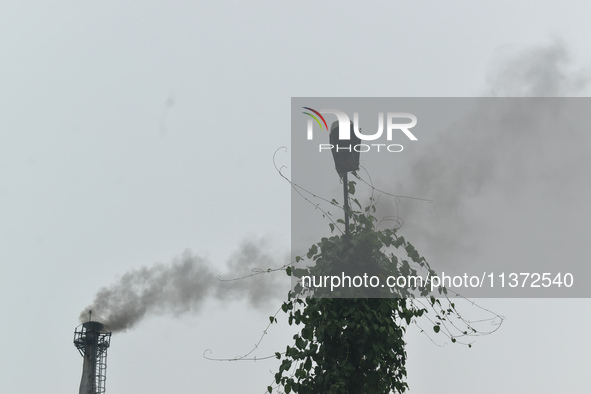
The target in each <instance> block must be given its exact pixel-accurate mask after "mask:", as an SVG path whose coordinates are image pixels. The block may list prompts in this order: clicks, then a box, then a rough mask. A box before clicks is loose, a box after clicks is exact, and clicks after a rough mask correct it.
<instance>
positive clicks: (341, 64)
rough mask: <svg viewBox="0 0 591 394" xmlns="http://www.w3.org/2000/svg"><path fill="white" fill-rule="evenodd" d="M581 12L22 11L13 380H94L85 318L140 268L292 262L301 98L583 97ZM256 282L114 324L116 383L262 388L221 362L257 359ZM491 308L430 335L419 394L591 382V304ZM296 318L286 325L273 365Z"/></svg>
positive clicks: (14, 120) (261, 307)
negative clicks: (465, 326) (475, 335)
mask: <svg viewBox="0 0 591 394" xmlns="http://www.w3.org/2000/svg"><path fill="white" fill-rule="evenodd" d="M581 4H582V3H581V2H572V1H566V2H561V3H560V6H558V3H556V2H548V1H537V2H533V1H511V2H509V1H496V2H490V3H488V4H482V3H478V4H477V3H474V2H467V1H447V2H445V3H440V2H427V3H425V2H422V3H417V2H413V3H403V2H395V1H388V2H386V1H370V2H363V3H362V2H351V1H339V2H335V1H330V2H308V1H299V2H277V1H274V2H270V1H268V2H248V3H247V2H236V1H233V2H231V1H217V2H199V3H198V2H175V3H171V2H162V1H143V2H138V1H136V2H124V3H122V2H113V1H103V2H100V3H99V2H73V1H55V2H52V3H51V4H50V3H47V2H40V1H37V2H33V1H26V2H18V3H17V2H5V3H3V5H2V6H0V49H1V52H0V53H1V56H2V66H1V70H2V72H1V73H0V104H1V105H0V113H1V116H0V121H1V122H2V124H1V127H0V264H1V269H2V271H1V276H0V278H1V280H2V282H1V283H2V286H0V309H1V310H2V322H3V335H2V340H1V341H0V343H1V345H2V352H1V355H0V368H1V369H2V371H3V374H2V375H3V379H2V380H1V381H0V392H2V393H10V394H21V393H26V394H30V393H50V394H51V393H56V394H57V393H60V394H62V393H68V392H77V391H78V385H79V382H80V373H81V369H82V358H81V357H80V355H79V354H78V352H77V350H76V349H75V348H74V346H73V344H72V339H73V331H74V328H75V327H76V326H77V325H78V315H79V313H80V312H81V311H82V310H83V309H84V308H85V307H86V306H87V305H89V304H90V303H91V302H92V301H93V299H94V296H95V294H96V293H97V291H98V290H99V289H100V288H101V287H103V286H109V285H110V284H112V283H116V282H117V281H118V280H119V278H120V277H121V276H122V275H124V274H125V273H126V272H129V271H132V270H136V269H140V268H141V267H143V266H146V267H151V266H153V265H154V264H156V263H169V262H171V261H173V260H174V259H175V258H178V259H181V258H182V256H183V253H185V251H186V250H191V253H192V254H193V255H195V256H199V257H198V258H199V259H200V261H207V262H208V263H207V264H208V265H204V266H203V267H207V269H208V270H209V271H208V272H211V273H214V274H215V273H217V272H221V273H227V272H229V271H234V269H235V271H236V272H239V271H240V269H238V268H237V267H236V264H235V262H236V259H233V260H232V256H235V253H237V252H238V251H239V250H240V248H241V244H242V243H243V242H244V241H245V240H247V241H250V242H251V243H252V244H255V245H262V246H261V247H262V248H263V250H265V251H267V250H269V249H271V250H273V251H275V252H273V253H271V255H275V256H277V264H278V265H280V264H282V263H283V260H284V258H283V256H284V253H285V251H286V250H287V248H288V247H289V239H290V237H289V231H290V230H289V229H290V189H289V185H288V184H287V183H285V182H284V181H283V180H282V179H281V178H279V177H278V176H277V175H276V172H275V169H274V167H273V164H272V156H273V153H274V151H275V150H276V149H277V148H278V147H280V146H283V145H289V143H290V97H292V96H419V97H420V96H483V95H486V96H488V95H495V94H497V95H522V94H526V95H527V94H529V95H539V94H550V95H565V96H569V95H584V96H586V95H588V93H589V89H588V87H587V85H586V83H585V79H586V76H587V75H588V73H587V71H586V70H588V69H589V66H590V65H591V56H590V54H589V51H588V48H589V42H588V41H589V40H588V37H590V36H591V28H590V27H588V14H589V11H590V9H589V8H591V7H589V6H585V5H581ZM537 65H539V66H540V67H537ZM541 66H546V67H541ZM531 81H535V83H533V84H531ZM280 159H281V160H283V163H284V164H286V165H289V152H288V154H287V155H284V156H282V157H280ZM518 197H519V196H516V198H518ZM265 245H266V246H265ZM586 257H587V258H588V256H581V258H583V259H585V258H586ZM228 259H231V260H232V261H230V262H229V263H228V264H227V263H226V262H227V261H228ZM266 263H269V261H266V262H265V264H266ZM261 268H267V267H261ZM282 279H283V278H279V279H278V280H279V281H280V282H281V280H282ZM270 280H271V279H270ZM288 287H289V281H286V282H285V292H287V289H288ZM244 291H245V292H244V293H240V292H239V291H236V292H235V293H234V294H236V295H235V297H234V298H235V299H232V297H229V296H227V297H219V296H218V297H216V296H215V295H216V294H222V293H219V292H218V293H216V292H215V291H214V290H212V294H213V295H212V297H208V298H204V299H203V302H196V303H195V304H194V305H192V307H193V308H194V309H195V313H188V314H183V315H181V316H179V317H178V318H176V317H171V316H170V315H155V316H148V317H147V318H145V319H144V320H142V321H140V322H139V323H138V324H137V325H136V327H135V328H133V329H132V330H130V331H128V332H125V333H117V334H114V335H113V338H112V347H111V349H110V351H109V358H108V369H107V392H108V393H110V394H116V393H134V392H143V393H170V392H174V393H194V392H202V393H235V392H239V393H263V392H264V390H265V387H266V386H267V385H268V384H269V383H270V382H271V381H272V376H273V373H274V372H275V370H276V368H277V364H276V363H275V362H274V361H273V360H270V361H257V362H247V361H242V362H234V363H228V362H214V361H208V360H206V359H204V358H203V357H202V354H203V352H204V351H205V350H206V349H211V350H212V353H211V356H214V357H221V358H227V357H235V356H238V355H242V354H245V353H247V352H248V351H250V350H251V348H252V347H253V345H254V344H255V343H256V342H257V341H258V338H259V337H260V335H261V333H262V331H263V330H264V329H265V327H266V325H267V322H268V316H269V315H272V314H274V313H275V311H276V310H277V308H278V307H279V306H280V302H281V298H275V299H273V300H269V302H266V303H265V302H256V304H257V305H258V306H256V307H255V306H253V303H252V302H250V301H249V300H248V296H247V294H249V293H248V289H245V290H244ZM480 304H481V305H483V306H485V307H487V308H489V309H492V310H494V311H495V312H497V313H499V314H502V315H504V316H505V317H506V318H507V320H506V322H505V323H504V325H503V327H502V328H501V330H500V331H498V332H496V333H495V334H494V335H492V336H489V337H484V338H480V339H479V340H478V341H477V343H476V344H475V345H474V347H473V348H472V349H467V348H463V347H459V346H450V345H446V346H444V347H441V348H440V347H437V346H435V345H433V344H432V343H431V342H430V341H429V339H428V338H426V337H425V336H423V335H421V334H420V333H419V332H418V331H419V330H418V329H416V330H411V332H410V333H409V335H408V337H407V341H408V342H409V345H408V347H407V352H408V355H409V362H408V373H409V376H408V383H409V386H410V388H411V391H410V392H411V393H432V392H439V393H472V392H479V393H498V392H506V393H523V392H531V393H556V392H565V393H588V392H590V391H591V383H590V382H589V380H588V379H587V378H586V376H587V366H588V365H590V364H591V360H590V356H589V354H590V350H591V340H590V339H589V336H588V331H589V328H591V318H589V317H588V313H587V311H588V309H589V307H590V306H591V304H590V303H589V301H588V300H490V299H489V300H480ZM177 312H178V311H177ZM279 319H280V320H283V323H285V319H282V316H280V317H279ZM292 331H293V328H289V327H286V324H282V325H281V326H277V327H273V328H272V329H271V330H269V331H268V334H267V335H266V337H267V338H266V339H265V341H264V342H263V344H262V346H261V347H260V349H259V350H258V351H257V352H256V353H255V354H256V355H257V357H259V358H260V357H264V356H267V355H270V354H272V353H274V352H275V351H283V350H284V349H285V346H286V345H287V344H289V343H290V341H291V336H292ZM270 371H271V372H270Z"/></svg>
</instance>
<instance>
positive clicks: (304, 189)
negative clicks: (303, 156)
mask: <svg viewBox="0 0 591 394" xmlns="http://www.w3.org/2000/svg"><path fill="white" fill-rule="evenodd" d="M281 149H284V150H285V151H286V152H287V147H286V146H281V147H279V148H277V150H275V153H273V166H274V167H275V170H276V171H277V173H278V174H279V176H281V178H283V179H285V180H286V181H287V183H289V184H290V185H291V187H292V188H293V190H295V192H296V193H297V194H298V195H299V196H300V197H302V198H303V199H304V200H305V201H306V202H308V203H309V204H310V205H312V206H313V207H314V209H318V210H319V211H320V212H322V214H323V216H324V217H325V218H327V219H328V220H330V221H331V223H332V224H333V225H334V226H335V227H336V228H338V229H339V232H340V233H341V234H344V232H343V231H342V230H341V229H340V228H339V227H338V226H337V223H336V222H335V221H334V220H333V219H332V217H331V216H332V215H331V214H330V212H328V211H325V210H324V209H323V208H321V207H320V204H315V203H313V202H312V200H310V199H309V198H308V197H306V196H304V195H303V194H302V193H301V192H300V190H301V191H302V192H305V193H307V194H309V195H311V196H312V197H314V198H317V199H319V200H322V201H325V202H327V203H329V204H331V205H333V206H336V207H338V208H339V209H343V210H344V208H343V207H341V206H340V205H339V204H338V202H337V201H336V200H334V199H333V200H332V201H329V200H328V199H326V198H324V197H321V196H318V195H316V194H314V193H312V192H311V191H309V190H307V189H306V188H304V187H302V186H300V185H298V184H297V183H295V182H293V181H292V180H291V179H289V178H288V177H287V176H285V175H284V174H283V172H282V170H283V169H284V168H287V167H286V166H284V165H283V166H281V167H277V163H276V162H275V156H276V155H277V152H279V151H280V150H281Z"/></svg>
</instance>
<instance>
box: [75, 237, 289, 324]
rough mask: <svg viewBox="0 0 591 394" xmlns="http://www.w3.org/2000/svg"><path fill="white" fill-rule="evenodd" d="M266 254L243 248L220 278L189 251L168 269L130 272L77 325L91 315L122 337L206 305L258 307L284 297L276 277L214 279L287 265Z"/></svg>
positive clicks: (256, 247)
mask: <svg viewBox="0 0 591 394" xmlns="http://www.w3.org/2000/svg"><path fill="white" fill-rule="evenodd" d="M265 249H266V245H265V242H264V241H260V242H244V243H243V244H242V245H241V246H240V248H239V249H238V250H237V251H236V252H235V253H234V255H233V256H232V257H231V258H230V259H229V260H228V263H227V271H226V272H225V273H222V272H219V271H215V270H213V269H212V268H211V267H210V265H209V263H208V261H207V260H206V259H204V258H202V257H199V256H195V255H193V254H191V253H190V252H188V251H187V252H185V253H184V254H183V255H182V256H181V257H180V258H177V259H175V260H174V261H172V262H171V263H169V264H155V265H153V266H151V267H142V268H139V269H135V270H132V271H129V272H127V273H126V274H124V275H123V276H122V277H121V279H119V280H118V281H117V282H116V283H113V284H112V285H110V286H108V287H104V288H102V289H100V290H99V291H98V293H97V295H96V297H95V300H94V302H93V303H92V305H89V306H88V307H87V308H85V309H84V311H82V312H81V313H80V321H81V322H84V321H87V320H88V311H89V310H92V319H93V320H96V321H100V322H102V323H103V324H106V325H107V326H109V327H110V328H111V330H112V331H126V330H128V329H130V328H133V327H134V326H135V325H136V324H137V323H139V322H140V321H141V320H142V319H143V318H144V317H146V316H147V315H151V314H172V315H175V316H178V315H182V314H184V313H194V312H197V311H199V309H200V308H201V306H202V305H203V303H204V302H206V301H207V300H208V299H217V300H244V299H246V300H247V301H249V302H250V303H251V304H252V305H253V306H262V305H264V304H265V303H266V302H267V301H270V300H274V299H276V298H277V297H278V296H280V295H283V293H286V291H287V288H286V287H285V286H282V282H281V281H280V280H279V277H281V278H283V277H284V275H281V273H280V272H279V273H275V274H269V275H258V276H254V277H250V278H245V279H241V280H233V281H226V280H222V281H220V280H219V279H218V276H221V277H222V278H224V279H226V278H237V277H242V276H247V275H250V274H251V273H252V272H253V271H252V270H253V269H255V268H259V269H263V270H266V269H268V268H276V267H279V266H281V265H282V264H286V263H288V262H289V256H287V254H285V258H283V259H282V258H280V257H277V256H276V255H271V254H270V253H267V252H265ZM284 284H286V285H287V283H284Z"/></svg>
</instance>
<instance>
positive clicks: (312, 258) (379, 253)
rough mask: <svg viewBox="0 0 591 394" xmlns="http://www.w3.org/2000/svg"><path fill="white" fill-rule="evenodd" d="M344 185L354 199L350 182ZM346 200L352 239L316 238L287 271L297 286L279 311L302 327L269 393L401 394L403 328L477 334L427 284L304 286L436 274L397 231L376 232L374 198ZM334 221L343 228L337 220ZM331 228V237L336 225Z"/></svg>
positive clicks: (283, 355) (441, 292)
mask: <svg viewBox="0 0 591 394" xmlns="http://www.w3.org/2000/svg"><path fill="white" fill-rule="evenodd" d="M347 186H348V188H349V194H350V195H354V193H355V182H354V181H351V182H349V184H348V185H347ZM351 202H352V203H353V204H354V206H355V207H356V209H349V211H348V212H347V213H348V214H349V216H350V218H351V222H350V227H349V229H350V234H349V235H347V234H345V233H341V234H335V235H332V236H331V237H328V238H327V237H325V238H322V239H321V240H320V241H319V242H318V243H316V244H314V245H312V246H311V247H310V248H309V250H308V252H307V254H306V255H305V256H298V257H296V258H295V263H296V264H294V265H292V266H290V267H287V269H286V272H287V275H289V276H291V277H292V278H293V279H294V280H297V281H298V284H297V285H296V286H295V288H294V291H291V292H290V293H289V295H288V299H287V300H286V301H285V302H284V303H283V304H282V307H281V309H282V310H283V312H285V313H286V314H287V319H288V323H289V324H290V325H293V324H295V325H298V326H301V327H302V328H301V330H300V331H299V332H298V333H297V334H295V335H294V337H293V339H294V343H293V344H292V345H290V346H287V348H286V350H285V352H284V353H279V352H277V353H276V354H275V356H276V357H277V358H278V359H279V360H281V364H280V366H279V370H278V371H277V372H276V373H275V375H274V385H270V386H268V387H267V391H268V392H269V393H272V392H273V390H274V389H277V390H278V391H279V392H284V393H288V394H289V393H292V392H293V393H299V394H317V393H327V394H360V393H367V394H387V393H403V392H405V391H406V390H407V389H408V384H407V383H406V351H405V341H404V333H405V331H406V328H407V326H408V325H410V324H411V323H413V322H416V321H417V319H419V318H421V317H426V318H427V320H428V321H429V324H430V325H431V327H432V332H433V333H435V334H437V333H443V334H445V335H447V336H448V337H449V338H450V339H451V341H452V342H454V343H455V342H458V339H462V338H464V337H467V336H472V335H477V334H479V332H478V331H477V330H476V329H475V328H474V327H473V326H472V324H471V323H470V322H469V321H466V320H464V319H463V317H462V316H461V315H460V314H459V313H458V311H457V310H456V309H455V304H454V303H453V302H451V301H450V300H449V299H448V298H447V295H446V294H447V291H446V290H445V289H444V288H438V292H437V296H436V295H434V294H431V293H430V292H429V288H428V284H427V283H422V284H421V283H418V284H417V283H415V284H414V285H413V286H408V287H404V288H395V289H392V288H387V287H386V288H383V287H378V288H368V287H367V286H359V287H354V288H347V289H346V292H345V289H340V288H339V289H328V288H327V287H323V286H318V287H314V288H310V287H309V286H308V287H305V286H302V278H305V277H307V278H310V277H320V278H322V277H325V276H330V275H344V274H343V273H346V274H347V275H348V276H351V277H352V276H355V275H363V274H367V275H368V276H374V277H375V276H377V277H378V278H381V279H384V278H385V277H386V276H388V275H392V276H399V275H404V276H412V275H415V276H416V275H418V274H419V272H423V273H428V274H429V275H431V276H433V275H435V272H434V271H433V270H432V269H431V268H430V266H429V264H428V263H427V261H426V260H425V259H424V258H423V257H421V256H420V254H419V252H418V251H417V250H416V249H415V247H414V246H413V245H412V244H411V243H409V242H407V241H406V240H405V239H404V237H402V236H399V235H398V234H397V229H395V228H386V229H378V227H377V223H378V220H377V219H376V217H375V216H374V214H375V212H376V204H375V200H373V199H370V203H369V205H368V206H366V207H365V208H362V206H361V204H360V203H359V201H358V200H357V199H355V198H352V199H351ZM333 204H336V201H334V200H333ZM339 223H340V224H344V222H343V221H342V220H338V221H337V224H339ZM329 226H330V229H331V232H332V233H333V234H334V233H335V229H336V227H335V223H334V222H331V223H330V224H329ZM308 282H310V281H308ZM442 300H443V301H447V302H446V303H442V302H441V301H442ZM452 317H453V319H452ZM270 321H271V323H274V322H277V318H276V317H275V316H272V317H270ZM458 321H459V322H460V323H461V325H459V324H458ZM497 328H498V327H497ZM495 330H496V328H495ZM492 331H494V330H492ZM461 343H465V342H461ZM465 344H467V345H468V346H471V343H465Z"/></svg>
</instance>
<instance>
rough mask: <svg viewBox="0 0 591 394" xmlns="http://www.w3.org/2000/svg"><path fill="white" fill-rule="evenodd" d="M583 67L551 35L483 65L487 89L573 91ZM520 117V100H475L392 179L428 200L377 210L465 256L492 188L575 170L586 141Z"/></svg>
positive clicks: (446, 255)
mask: <svg viewBox="0 0 591 394" xmlns="http://www.w3.org/2000/svg"><path fill="white" fill-rule="evenodd" d="M586 75H587V74H586V73H585V72H582V71H577V70H575V68H574V67H573V64H572V61H571V56H570V54H569V51H568V49H567V48H566V46H565V45H564V43H563V42H562V41H554V42H552V43H550V44H549V45H545V46H541V47H537V48H531V49H527V50H522V51H515V52H512V53H505V54H503V55H501V56H499V58H498V59H497V60H495V61H494V62H493V67H492V68H491V71H490V73H489V77H488V82H489V85H490V86H489V89H488V91H487V94H486V95H488V96H496V97H559V96H577V95H581V94H584V93H585V91H586V89H587V87H588V78H587V76H586ZM556 112H557V111H554V113H553V109H552V108H548V113H549V114H550V115H548V116H560V114H559V113H556ZM528 121H530V120H528ZM525 123H526V122H524V118H523V114H520V112H519V108H514V107H512V106H510V105H508V106H507V108H505V109H504V110H503V111H502V113H499V112H494V113H493V111H487V109H486V108H477V111H475V112H474V114H472V115H467V116H466V117H465V118H464V119H460V120H458V121H457V122H456V123H455V124H454V125H453V130H446V131H443V132H442V133H441V134H440V136H439V138H437V139H436V140H434V141H433V143H432V144H431V145H430V146H429V147H428V148H427V149H426V150H425V151H424V154H423V155H422V156H421V157H417V158H416V159H415V160H414V161H413V162H412V163H411V165H410V167H409V169H408V171H407V172H406V176H405V177H404V179H403V180H401V182H400V183H399V185H398V190H402V191H404V194H406V195H413V196H417V197H423V198H428V199H432V200H434V203H433V204H432V205H429V206H426V205H425V204H418V203H416V202H409V201H408V200H406V201H405V200H401V201H398V202H397V203H396V205H394V204H393V203H390V205H386V206H384V207H383V211H382V212H381V216H382V215H383V216H388V215H393V216H396V215H397V214H400V215H401V217H402V218H403V219H407V220H406V224H405V227H411V228H412V230H411V232H412V233H414V234H415V236H413V239H416V238H420V239H422V240H423V241H424V244H425V245H429V250H430V251H431V252H432V253H431V254H432V255H436V256H438V259H444V260H446V261H452V260H457V258H458V256H459V253H460V252H461V254H462V255H463V256H464V257H465V256H469V255H470V254H471V253H473V252H475V251H477V250H478V245H477V242H478V241H477V239H478V237H481V234H478V235H477V231H475V230H476V228H475V226H477V225H478V223H475V221H477V220H478V218H479V215H480V216H481V215H483V213H482V212H483V211H486V209H487V206H490V204H488V202H490V200H487V199H489V198H491V197H490V196H495V195H498V194H499V193H509V192H513V193H518V192H519V190H520V188H524V187H531V185H532V183H537V184H542V186H541V191H542V192H547V193H548V194H553V193H558V192H564V189H563V188H560V187H554V188H551V187H548V188H547V189H544V186H543V185H552V186H560V185H561V184H563V183H564V182H567V181H572V180H573V178H574V179H576V177H577V174H579V175H580V171H581V169H580V168H578V167H580V165H579V163H577V160H578V158H580V157H583V156H582V155H585V153H584V151H583V150H582V149H583V146H585V145H583V144H581V143H580V141H579V140H577V136H574V135H568V130H549V129H548V128H547V127H545V125H544V124H543V123H541V124H540V125H539V126H540V127H535V128H531V127H530V128H527V127H520V126H521V124H525ZM566 123H567V122H565V124H566ZM540 163H542V164H543V165H540ZM565 174H568V176H565ZM509 198H510V197H507V199H509ZM490 215H491V216H493V215H494V212H490ZM407 230H408V229H407Z"/></svg>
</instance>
